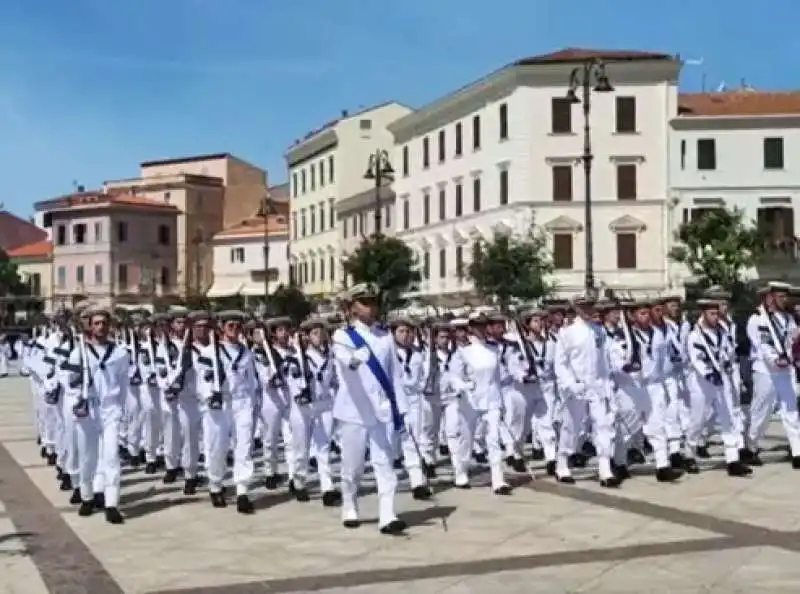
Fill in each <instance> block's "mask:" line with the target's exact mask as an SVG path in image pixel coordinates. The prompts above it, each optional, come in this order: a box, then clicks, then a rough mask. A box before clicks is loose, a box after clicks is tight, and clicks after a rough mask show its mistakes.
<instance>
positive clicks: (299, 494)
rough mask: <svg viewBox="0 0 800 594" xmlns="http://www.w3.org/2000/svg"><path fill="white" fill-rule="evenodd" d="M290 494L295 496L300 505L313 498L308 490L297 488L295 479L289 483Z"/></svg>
mask: <svg viewBox="0 0 800 594" xmlns="http://www.w3.org/2000/svg"><path fill="white" fill-rule="evenodd" d="M289 493H290V494H291V495H292V496H294V498H295V499H296V500H297V501H299V502H300V503H306V502H307V501H311V497H310V496H309V494H308V489H306V488H298V487H297V486H295V484H294V479H292V480H290V481H289Z"/></svg>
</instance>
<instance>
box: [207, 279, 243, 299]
mask: <svg viewBox="0 0 800 594" xmlns="http://www.w3.org/2000/svg"><path fill="white" fill-rule="evenodd" d="M242 284H243V283H241V282H236V281H235V280H233V279H224V278H221V279H214V284H213V285H211V288H210V289H209V290H208V292H207V293H206V297H208V298H209V299H218V298H220V297H232V296H233V295H238V294H239V292H240V291H241V290H242Z"/></svg>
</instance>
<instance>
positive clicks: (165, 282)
mask: <svg viewBox="0 0 800 594" xmlns="http://www.w3.org/2000/svg"><path fill="white" fill-rule="evenodd" d="M159 280H160V281H161V289H162V290H164V289H166V288H168V287H170V286H172V283H171V282H170V274H169V268H167V267H166V266H162V267H161V278H160V279H159Z"/></svg>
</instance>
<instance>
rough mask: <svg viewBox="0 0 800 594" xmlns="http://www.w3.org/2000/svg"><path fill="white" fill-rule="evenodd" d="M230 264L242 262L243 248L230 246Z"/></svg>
mask: <svg viewBox="0 0 800 594" xmlns="http://www.w3.org/2000/svg"><path fill="white" fill-rule="evenodd" d="M231 264H244V248H243V247H235V248H231Z"/></svg>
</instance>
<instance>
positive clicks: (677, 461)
mask: <svg viewBox="0 0 800 594" xmlns="http://www.w3.org/2000/svg"><path fill="white" fill-rule="evenodd" d="M669 465H670V467H672V468H674V469H675V470H682V469H683V467H684V466H685V465H686V462H685V460H684V459H683V456H681V454H680V452H675V453H674V454H670V456H669Z"/></svg>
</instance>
